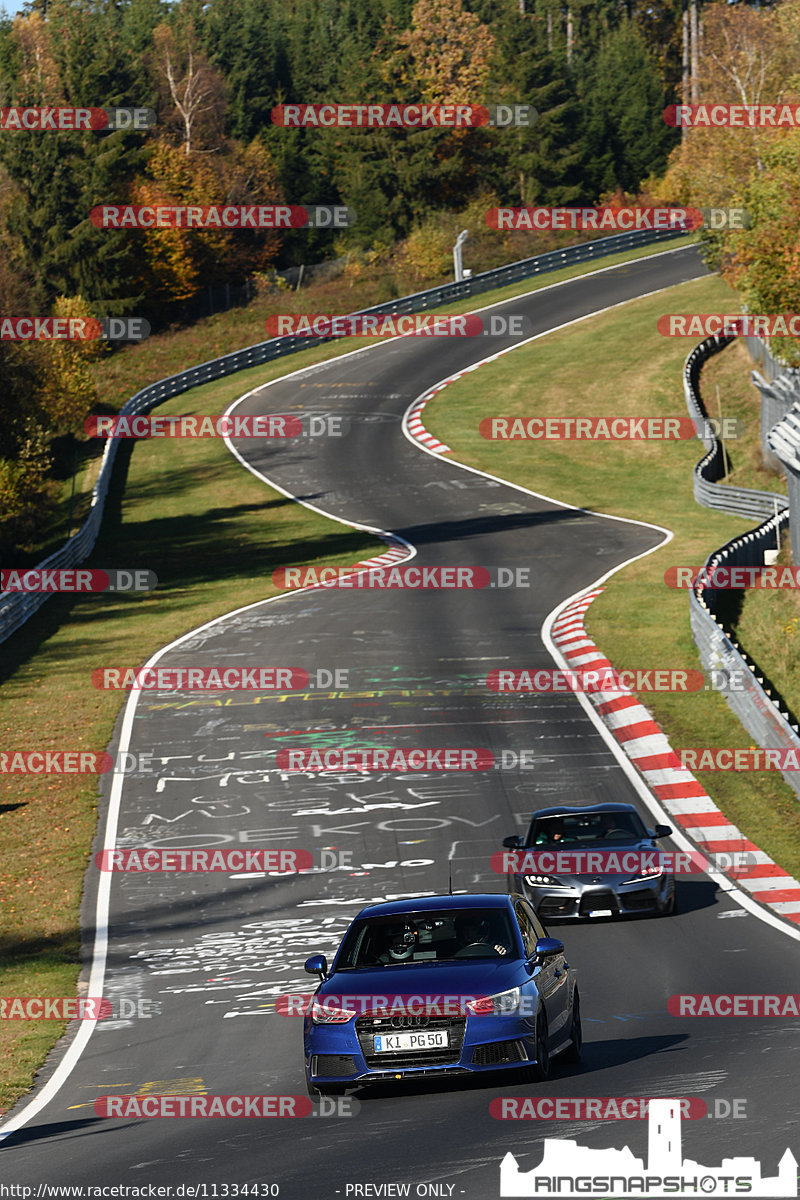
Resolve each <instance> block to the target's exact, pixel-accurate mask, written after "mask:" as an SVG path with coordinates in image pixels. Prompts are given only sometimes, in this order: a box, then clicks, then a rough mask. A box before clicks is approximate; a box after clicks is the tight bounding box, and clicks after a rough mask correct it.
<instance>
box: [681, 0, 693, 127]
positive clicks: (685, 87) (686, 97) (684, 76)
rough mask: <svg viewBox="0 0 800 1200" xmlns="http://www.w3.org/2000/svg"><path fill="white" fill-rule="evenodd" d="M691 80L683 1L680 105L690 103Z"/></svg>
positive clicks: (685, 10) (685, 4)
mask: <svg viewBox="0 0 800 1200" xmlns="http://www.w3.org/2000/svg"><path fill="white" fill-rule="evenodd" d="M690 97H691V80H690V70H689V5H688V0H683V63H682V72H681V104H690V103H691V98H690ZM687 129H688V126H686V125H682V126H681V141H682V142H683V141H685V140H686V131H687Z"/></svg>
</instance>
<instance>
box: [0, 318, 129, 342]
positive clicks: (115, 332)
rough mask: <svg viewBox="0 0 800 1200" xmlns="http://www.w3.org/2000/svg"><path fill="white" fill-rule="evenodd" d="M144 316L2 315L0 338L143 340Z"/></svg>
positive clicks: (32, 339) (20, 339)
mask: <svg viewBox="0 0 800 1200" xmlns="http://www.w3.org/2000/svg"><path fill="white" fill-rule="evenodd" d="M149 336H150V322H149V321H145V319H144V317H0V342H58V341H63V342H91V341H96V340H97V339H98V338H104V339H105V340H106V341H108V342H143V341H144V339H145V338H148V337H149Z"/></svg>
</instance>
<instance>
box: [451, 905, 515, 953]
mask: <svg viewBox="0 0 800 1200" xmlns="http://www.w3.org/2000/svg"><path fill="white" fill-rule="evenodd" d="M453 925H454V927H455V931H456V937H457V938H458V940H459V943H460V947H461V949H462V950H463V949H464V947H465V946H476V945H482V946H491V947H492V948H493V949H494V950H496V951H497V953H498V954H508V948H507V947H506V946H504V945H503V943H502V942H500V941H496V940H495V939H494V938H493V936H492V931H491V927H490V924H489V920H488V918H487V917H485V916H483V915H481V914H480V913H476V912H466V913H461V915H460V916H458V917H456V919H455V921H454V922H453Z"/></svg>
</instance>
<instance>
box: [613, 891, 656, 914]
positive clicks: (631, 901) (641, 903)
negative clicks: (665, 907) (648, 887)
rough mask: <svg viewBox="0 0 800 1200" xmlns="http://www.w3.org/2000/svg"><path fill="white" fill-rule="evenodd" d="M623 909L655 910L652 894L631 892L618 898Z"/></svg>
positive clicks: (648, 892) (654, 900)
mask: <svg viewBox="0 0 800 1200" xmlns="http://www.w3.org/2000/svg"><path fill="white" fill-rule="evenodd" d="M620 899H621V900H622V906H623V908H626V909H630V910H634V909H636V910H639V909H650V908H656V906H657V901H656V898H655V896H654V895H653V893H652V892H650V891H647V892H631V893H630V894H629V895H623V896H621V897H620Z"/></svg>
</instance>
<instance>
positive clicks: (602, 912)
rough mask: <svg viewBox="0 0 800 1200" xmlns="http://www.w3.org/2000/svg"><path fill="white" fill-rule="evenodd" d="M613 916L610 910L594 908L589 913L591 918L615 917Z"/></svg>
mask: <svg viewBox="0 0 800 1200" xmlns="http://www.w3.org/2000/svg"><path fill="white" fill-rule="evenodd" d="M613 915H614V913H613V912H612V910H611V909H610V908H593V909H592V910H591V912H590V913H589V916H590V917H613Z"/></svg>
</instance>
